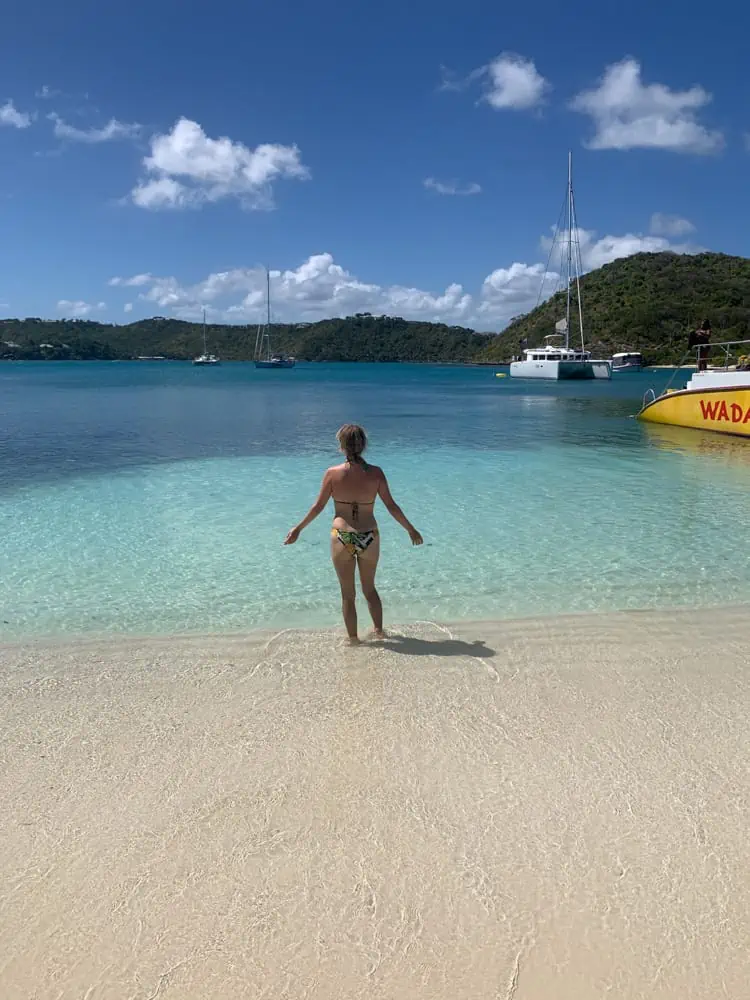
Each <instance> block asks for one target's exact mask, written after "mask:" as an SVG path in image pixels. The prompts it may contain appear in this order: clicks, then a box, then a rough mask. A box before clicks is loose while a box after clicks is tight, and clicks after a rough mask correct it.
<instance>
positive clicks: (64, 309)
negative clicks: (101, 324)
mask: <svg viewBox="0 0 750 1000" xmlns="http://www.w3.org/2000/svg"><path fill="white" fill-rule="evenodd" d="M106 308H107V304H106V302H83V301H82V300H81V299H75V300H71V299H60V301H59V302H58V303H57V311H58V312H60V313H62V314H63V315H64V316H69V317H71V318H73V319H81V318H82V317H83V316H90V315H91V313H92V312H101V311H102V310H104V309H106Z"/></svg>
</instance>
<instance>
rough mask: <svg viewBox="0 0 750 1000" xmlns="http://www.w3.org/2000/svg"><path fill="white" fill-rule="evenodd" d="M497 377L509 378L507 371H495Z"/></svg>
mask: <svg viewBox="0 0 750 1000" xmlns="http://www.w3.org/2000/svg"><path fill="white" fill-rule="evenodd" d="M495 378H507V375H506V374H505V372H495Z"/></svg>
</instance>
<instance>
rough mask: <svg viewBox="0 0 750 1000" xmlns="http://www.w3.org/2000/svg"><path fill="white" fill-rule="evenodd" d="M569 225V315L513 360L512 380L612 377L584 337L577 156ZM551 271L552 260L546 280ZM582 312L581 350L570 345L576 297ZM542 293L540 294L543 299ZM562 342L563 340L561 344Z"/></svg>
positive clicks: (569, 198) (570, 177)
mask: <svg viewBox="0 0 750 1000" xmlns="http://www.w3.org/2000/svg"><path fill="white" fill-rule="evenodd" d="M563 216H564V225H565V230H564V231H565V235H566V240H565V252H564V253H563V255H562V257H563V275H562V281H563V282H564V287H565V289H566V299H565V316H564V317H563V318H562V319H560V320H558V321H557V323H555V332H554V333H551V334H549V335H548V336H546V337H545V338H544V346H543V347H530V348H527V349H526V350H525V351H524V352H523V360H521V361H513V362H512V363H511V366H510V374H511V377H512V378H546V379H573V378H585V379H591V378H612V365H611V364H610V362H609V361H606V360H599V359H595V358H592V357H591V352H590V351H587V350H586V345H585V342H584V336H583V305H582V303H581V270H582V268H581V245H580V242H579V239H578V222H577V219H576V206H575V199H574V197H573V155H572V153H568V190H567V194H566V205H565V210H564V212H563ZM559 236H560V224H559V222H558V225H557V228H556V229H555V235H554V238H553V241H552V248H551V249H550V255H549V256H550V259H551V258H552V253H553V251H554V248H555V246H557V245H558V240H559ZM548 271H549V261H548V263H547V269H546V270H545V273H544V277H543V278H542V291H543V290H544V280H545V278H546V277H547V274H548ZM574 293H575V302H576V306H577V313H578V328H579V331H580V335H581V346H580V348H572V347H571V346H570V323H571V312H572V306H573V295H574ZM541 295H542V292H541V291H540V293H539V298H540V299H541ZM560 341H563V343H562V344H561V343H560Z"/></svg>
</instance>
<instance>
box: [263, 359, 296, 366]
mask: <svg viewBox="0 0 750 1000" xmlns="http://www.w3.org/2000/svg"><path fill="white" fill-rule="evenodd" d="M255 367H256V368H294V361H289V360H285V361H256V362H255Z"/></svg>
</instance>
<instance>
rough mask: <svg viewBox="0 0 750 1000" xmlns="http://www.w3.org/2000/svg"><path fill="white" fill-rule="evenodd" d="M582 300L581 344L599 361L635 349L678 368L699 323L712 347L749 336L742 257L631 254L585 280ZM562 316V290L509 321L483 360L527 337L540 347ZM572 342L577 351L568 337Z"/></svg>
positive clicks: (500, 355)
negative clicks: (708, 328) (704, 324)
mask: <svg viewBox="0 0 750 1000" xmlns="http://www.w3.org/2000/svg"><path fill="white" fill-rule="evenodd" d="M581 299H582V302H583V317H584V327H585V334H586V346H587V348H589V349H590V350H592V351H593V352H595V353H596V354H597V355H599V356H602V357H609V356H610V355H611V354H613V353H614V352H616V351H624V350H638V351H642V352H643V353H644V354H645V355H646V358H647V360H648V361H650V362H651V363H652V364H660V363H661V364H668V363H670V362H677V361H679V360H680V359H681V358H682V357H683V356H684V354H685V352H686V350H687V335H688V332H689V331H690V330H691V329H695V327H697V326H698V324H699V323H700V322H701V320H703V319H709V320H710V321H711V323H712V326H713V339H714V341H719V340H744V339H747V338H750V260H746V259H745V258H744V257H729V256H727V255H726V254H718V253H703V254H695V255H687V254H674V253H642V254H636V255H635V256H634V257H626V258H624V259H622V260H616V261H613V262H612V263H611V264H606V265H605V266H604V267H601V268H599V269H598V270H597V271H592V272H590V273H589V274H586V275H584V276H583V278H582V279H581ZM564 315H565V294H564V292H560V293H558V294H557V295H556V296H554V297H553V298H552V299H549V300H548V301H547V302H545V303H543V304H542V305H541V306H539V307H538V308H537V309H534V310H533V311H532V312H530V313H527V314H526V315H525V316H521V317H518V318H517V319H516V320H514V321H513V322H512V323H511V324H510V326H508V327H507V328H506V329H505V330H504V331H503V332H502V333H501V334H500V335H499V336H498V337H495V338H493V340H492V341H491V343H490V344H488V346H487V349H486V350H485V351H484V352H483V355H482V357H483V358H484V359H485V360H491V361H500V360H504V359H507V358H510V356H511V355H513V354H516V353H518V350H519V344H520V341H522V340H523V339H526V338H527V339H528V344H529V345H530V346H536V345H537V344H541V343H542V341H543V339H544V337H545V336H546V335H547V334H550V333H554V329H555V321H556V320H558V319H560V318H561V317H562V316H564ZM571 328H572V331H574V330H575V329H576V328H577V327H576V326H575V324H573V323H571ZM571 341H572V342H573V344H574V346H577V343H576V341H575V338H574V335H573V332H571Z"/></svg>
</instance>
